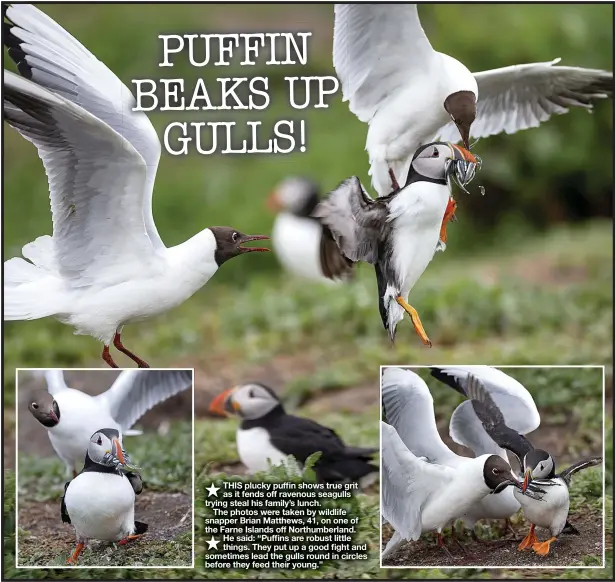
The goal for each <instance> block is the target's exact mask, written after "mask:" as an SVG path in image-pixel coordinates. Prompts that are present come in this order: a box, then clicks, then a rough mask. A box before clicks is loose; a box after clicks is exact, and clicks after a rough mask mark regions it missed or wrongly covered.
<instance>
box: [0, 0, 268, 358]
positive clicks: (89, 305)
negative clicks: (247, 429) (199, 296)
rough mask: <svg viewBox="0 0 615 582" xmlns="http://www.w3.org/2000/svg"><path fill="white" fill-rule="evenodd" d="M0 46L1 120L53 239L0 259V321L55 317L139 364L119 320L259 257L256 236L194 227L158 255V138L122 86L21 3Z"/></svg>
mask: <svg viewBox="0 0 615 582" xmlns="http://www.w3.org/2000/svg"><path fill="white" fill-rule="evenodd" d="M6 16H7V17H8V18H9V19H10V21H9V22H8V23H7V22H5V23H4V34H3V38H4V43H5V45H6V46H8V47H9V56H11V58H12V59H13V60H14V61H15V62H16V63H17V66H18V69H19V71H20V73H21V74H22V75H23V76H24V77H26V78H22V77H20V76H18V75H15V74H14V73H11V72H10V71H4V91H3V110H4V118H5V120H6V121H7V122H8V124H9V125H11V126H12V127H13V128H14V129H16V130H17V131H18V132H19V133H20V134H21V135H22V136H23V137H24V138H25V139H27V140H28V141H30V142H32V143H33V144H34V145H35V146H36V148H37V150H38V154H39V157H40V158H41V160H42V161H43V165H44V166H45V172H46V173H47V178H48V181H49V194H50V198H51V212H52V219H53V236H41V237H38V238H37V239H36V240H35V241H33V242H31V243H29V244H27V245H25V246H24V247H23V249H22V254H23V256H24V257H25V258H26V259H28V261H25V260H23V259H21V258H13V259H10V260H8V261H6V262H5V263H4V319H5V320H23V319H40V318H42V317H55V318H56V319H58V320H60V321H61V322H63V323H66V324H68V325H72V326H73V327H74V328H75V333H76V334H85V335H91V336H93V337H95V338H96V339H98V340H100V341H102V342H103V343H104V349H103V353H102V358H103V359H104V361H105V362H106V363H107V364H108V365H110V366H112V367H117V366H116V364H115V362H114V361H113V358H112V357H111V354H110V353H109V346H110V344H111V342H113V345H114V346H115V347H116V348H117V349H118V350H120V351H121V352H123V353H124V354H126V355H127V356H128V357H129V358H131V359H132V360H134V361H135V362H136V363H137V364H138V366H139V367H147V366H148V365H147V363H146V362H145V361H144V360H142V359H141V358H139V357H138V356H136V355H135V354H133V353H132V352H130V351H129V350H127V349H126V348H125V347H124V346H123V344H122V342H121V338H120V333H121V331H122V327H123V326H124V324H126V323H130V322H134V321H140V320H143V319H147V318H149V317H152V316H154V315H158V314H160V313H163V312H165V311H167V310H169V309H171V308H172V307H175V306H177V305H179V304H181V303H183V302H184V301H185V300H186V299H188V298H189V297H191V296H192V295H193V294H194V293H195V292H196V291H197V290H198V289H200V288H201V287H202V286H203V285H205V283H207V281H208V280H209V279H210V278H211V277H212V276H213V275H214V273H215V272H216V271H217V270H218V267H220V265H222V264H223V263H224V262H225V261H226V260H228V259H230V258H232V257H235V256H237V255H240V254H244V253H248V252H254V251H266V250H269V249H264V248H255V247H252V248H247V247H243V246H241V245H242V244H243V243H245V242H248V241H252V240H261V239H266V238H268V237H266V236H248V235H245V234H242V233H241V232H239V231H237V230H234V229H232V228H228V227H211V228H206V229H204V230H202V231H201V232H199V233H198V234H196V235H195V236H193V237H192V238H191V239H189V240H187V241H186V242H184V243H182V244H180V245H177V246H174V247H170V248H167V247H166V246H165V245H164V243H163V242H162V239H161V238H160V236H159V234H158V231H157V229H156V225H155V223H154V218H153V215H152V193H153V188H154V181H155V178H156V170H157V168H158V161H159V159H160V142H159V141H158V137H157V135H156V131H155V130H154V128H153V126H152V124H151V123H150V121H149V119H148V118H147V116H146V115H145V114H144V113H142V112H133V111H132V107H133V106H134V98H133V96H132V94H131V93H130V91H129V90H128V88H127V87H126V86H125V85H124V84H123V83H122V82H121V81H120V80H119V79H118V78H117V77H116V76H115V75H114V74H113V73H112V72H111V71H110V70H109V69H108V68H107V67H106V66H105V65H104V64H103V63H102V62H100V61H99V60H98V59H97V58H96V57H95V56H94V55H92V53H90V52H89V51H88V50H87V49H86V48H85V47H84V46H83V45H82V44H81V43H79V42H78V41H77V40H76V39H74V38H73V37H72V36H71V35H70V34H69V33H68V32H66V31H65V30H64V29H63V28H62V27H61V26H59V25H58V24H57V23H56V22H54V21H53V20H52V19H51V18H49V17H48V16H47V15H45V14H44V13H42V12H41V11H40V10H38V9H37V8H35V7H34V6H31V5H26V4H13V5H11V6H9V7H8V9H7V10H6Z"/></svg>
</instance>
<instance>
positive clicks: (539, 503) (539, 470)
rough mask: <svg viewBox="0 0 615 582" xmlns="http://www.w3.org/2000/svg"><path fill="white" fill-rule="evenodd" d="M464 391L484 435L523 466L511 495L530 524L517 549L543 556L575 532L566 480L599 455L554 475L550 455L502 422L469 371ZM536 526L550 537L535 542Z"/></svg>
mask: <svg viewBox="0 0 615 582" xmlns="http://www.w3.org/2000/svg"><path fill="white" fill-rule="evenodd" d="M466 392H467V395H468V398H470V399H471V401H472V406H473V407H474V410H475V411H476V415H477V416H478V418H479V419H480V420H481V422H482V424H483V427H484V428H485V430H486V431H487V434H488V435H489V436H490V437H491V438H492V439H493V440H494V441H495V442H496V443H497V444H498V445H499V446H501V447H502V448H505V449H507V450H509V451H510V452H512V453H513V454H514V455H515V456H516V457H517V459H518V460H519V464H520V466H521V467H522V468H523V472H524V479H523V485H522V487H521V488H520V490H519V491H515V498H516V499H517V501H519V503H520V504H521V507H522V508H523V514H524V515H525V517H526V518H527V519H528V521H529V522H530V523H531V526H530V531H529V533H528V534H527V536H526V537H525V538H524V539H523V541H522V542H521V543H520V544H519V546H518V550H519V551H521V550H525V549H533V550H534V552H536V553H537V554H538V555H540V556H546V555H547V554H548V553H549V551H550V548H551V544H552V543H553V542H555V541H556V540H557V537H558V536H559V535H560V534H561V533H571V534H578V531H577V530H576V528H575V527H574V526H573V525H572V524H570V523H569V522H568V511H569V507H570V497H569V491H568V489H569V487H570V481H571V479H572V476H573V475H574V474H575V473H578V472H579V471H581V470H583V469H586V468H588V467H595V466H596V465H600V464H602V457H599V456H595V457H589V458H586V459H582V460H579V461H577V462H575V463H572V464H571V465H570V466H569V467H567V468H566V469H564V470H563V471H561V472H560V473H559V474H558V473H556V471H555V460H554V459H553V456H552V455H551V454H550V453H548V452H547V451H545V450H542V449H535V448H534V447H533V446H532V444H531V443H530V442H529V441H528V440H527V439H526V438H525V437H524V436H523V435H521V434H519V433H518V432H517V431H515V430H514V429H512V428H510V427H509V426H508V425H507V424H506V421H505V420H504V415H503V414H502V411H501V410H500V408H499V407H498V405H497V404H496V403H495V401H494V400H493V398H492V397H491V395H490V394H489V392H488V391H487V390H486V388H485V386H484V384H483V383H482V382H481V381H480V380H479V379H478V378H477V377H476V376H474V375H472V374H470V375H469V376H468V379H467V385H466ZM531 485H537V486H538V487H539V488H540V489H541V490H542V491H540V492H532V491H531V490H528V487H531ZM536 526H538V527H542V528H545V529H546V530H548V531H549V533H550V534H551V537H550V538H548V539H547V540H545V541H543V542H541V541H539V540H538V538H537V536H536V533H535V531H534V530H535V528H536Z"/></svg>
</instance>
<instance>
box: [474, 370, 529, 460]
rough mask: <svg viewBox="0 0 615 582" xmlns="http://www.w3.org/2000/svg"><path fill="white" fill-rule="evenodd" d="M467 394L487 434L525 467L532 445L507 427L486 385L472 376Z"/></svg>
mask: <svg viewBox="0 0 615 582" xmlns="http://www.w3.org/2000/svg"><path fill="white" fill-rule="evenodd" d="M466 394H467V396H468V398H469V399H470V400H471V401H472V406H473V407H474V412H476V416H478V418H479V419H480V421H481V422H482V424H483V427H484V429H485V431H486V432H487V434H488V435H489V436H490V437H491V438H492V439H493V440H494V441H495V442H496V443H497V444H498V445H499V446H500V447H502V448H503V449H506V450H508V451H510V452H511V453H513V454H514V455H515V456H516V457H517V459H519V464H520V465H521V466H522V467H523V459H524V457H525V455H526V454H527V453H529V452H530V451H532V450H533V449H534V447H533V446H532V444H531V443H530V442H529V441H528V440H527V439H526V438H525V437H524V436H523V435H521V434H519V433H518V432H517V431H515V430H513V429H512V428H510V427H509V426H507V425H506V422H505V420H504V415H503V414H502V411H501V410H500V409H499V408H498V405H497V404H496V403H495V401H494V400H493V398H492V397H491V395H490V394H489V392H488V391H487V389H486V388H485V385H484V384H483V383H482V382H481V381H480V380H479V379H478V378H477V377H476V376H473V375H472V374H470V375H469V376H468V378H467V380H466Z"/></svg>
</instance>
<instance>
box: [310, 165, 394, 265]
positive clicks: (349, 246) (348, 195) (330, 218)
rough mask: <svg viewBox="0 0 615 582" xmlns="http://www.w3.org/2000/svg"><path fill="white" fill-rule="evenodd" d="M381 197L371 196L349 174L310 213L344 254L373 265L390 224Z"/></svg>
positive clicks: (355, 178) (354, 177)
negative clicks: (321, 223) (376, 198)
mask: <svg viewBox="0 0 615 582" xmlns="http://www.w3.org/2000/svg"><path fill="white" fill-rule="evenodd" d="M381 200H382V199H378V200H373V199H372V198H370V196H369V194H368V193H367V192H366V191H365V189H364V188H363V186H362V184H361V182H360V180H359V178H357V177H356V176H352V177H351V178H348V179H347V180H344V181H343V182H342V183H341V184H340V185H339V186H338V187H337V188H336V189H335V190H333V191H332V192H331V193H330V194H329V195H328V196H327V197H326V198H325V199H324V200H322V201H321V202H320V203H319V204H318V206H317V207H316V208H315V209H314V212H313V213H312V215H313V216H314V217H316V218H319V219H321V220H322V222H323V224H324V225H325V226H326V227H327V228H328V229H329V231H330V232H331V236H333V239H334V240H335V242H336V243H337V245H338V247H339V248H340V250H341V251H342V253H344V255H345V256H346V257H348V258H349V259H350V260H351V261H365V262H367V263H371V264H372V265H373V264H375V263H376V261H377V260H378V247H379V244H380V241H381V240H382V239H383V238H384V237H385V236H386V232H387V230H388V228H389V226H388V223H387V215H388V211H387V207H386V205H385V204H383V203H382V202H381Z"/></svg>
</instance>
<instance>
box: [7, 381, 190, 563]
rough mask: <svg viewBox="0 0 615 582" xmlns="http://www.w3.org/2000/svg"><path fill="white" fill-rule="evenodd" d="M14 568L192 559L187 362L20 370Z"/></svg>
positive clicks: (169, 561) (170, 561)
mask: <svg viewBox="0 0 615 582" xmlns="http://www.w3.org/2000/svg"><path fill="white" fill-rule="evenodd" d="M16 389H17V395H16V398H15V402H16V407H17V410H16V419H17V441H16V449H17V450H16V455H17V472H16V481H17V538H16V539H17V541H16V566H17V567H18V568H49V567H59V568H66V567H96V568H101V567H104V568H108V567H121V568H130V567H133V568H147V567H155V568H164V567H168V568H181V567H185V568H191V567H194V510H193V508H194V469H193V459H194V437H193V435H194V427H193V419H194V378H193V371H192V370H190V369H185V370H184V369H179V370H166V369H165V370H155V369H130V370H121V371H120V370H105V369H87V370H86V369H84V370H66V371H64V370H61V369H46V370H27V369H20V370H18V371H17V386H16Z"/></svg>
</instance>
